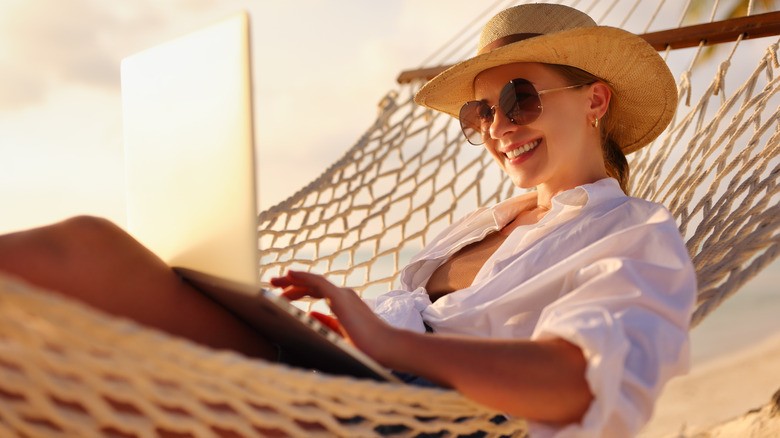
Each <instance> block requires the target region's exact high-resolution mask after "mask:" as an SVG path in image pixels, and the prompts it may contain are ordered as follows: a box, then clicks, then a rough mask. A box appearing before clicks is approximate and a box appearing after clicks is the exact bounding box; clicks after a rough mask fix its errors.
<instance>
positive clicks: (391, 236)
mask: <svg viewBox="0 0 780 438" xmlns="http://www.w3.org/2000/svg"><path fill="white" fill-rule="evenodd" d="M510 3H512V4H513V3H517V2H510ZM569 3H570V4H571V5H573V6H576V7H580V8H581V9H583V10H586V11H588V12H589V13H591V15H592V16H594V17H602V18H601V24H606V25H610V24H617V25H623V27H626V28H628V29H629V30H633V31H635V32H643V31H647V30H653V29H654V28H655V27H657V22H658V21H659V17H664V16H668V15H669V11H667V9H669V8H670V7H671V6H674V7H675V8H677V9H679V8H680V7H681V4H680V3H678V2H664V1H661V2H657V4H652V2H648V1H644V2H638V1H637V2H620V4H619V5H618V2H616V1H611V2H605V1H594V2H591V3H590V4H588V3H587V2H584V1H573V2H569ZM667 3H669V4H667ZM505 6H508V4H507V2H497V3H496V4H495V5H493V8H494V9H495V10H500V9H502V8H504V7H505ZM629 6H630V7H629ZM619 8H623V9H619ZM491 12H492V11H491ZM621 12H625V13H629V14H630V16H625V15H620V13H621ZM486 15H488V16H490V15H491V14H490V13H488V14H486ZM684 15H685V14H683V16H684ZM717 15H718V14H717V13H715V12H713V13H712V14H710V15H709V16H708V17H707V18H713V17H716V16H717ZM635 16H636V17H640V18H642V19H641V20H637V19H634V18H633V17H635ZM647 17H649V18H647ZM666 20H668V19H666ZM679 20H680V21H679V22H680V23H682V22H683V20H682V19H679ZM482 21H484V20H480V21H479V23H480V24H479V25H481V23H482ZM667 22H668V21H667ZM627 23H630V24H632V25H633V26H630V27H629V26H626V24H627ZM479 25H478V24H474V25H473V26H472V27H475V28H476V30H477V32H478V31H479V27H478V26H479ZM471 33H473V32H472V29H467V30H466V31H464V32H460V33H459V35H462V36H464V38H465V37H466V35H468V41H474V40H475V39H476V37H475V36H474V35H471ZM450 43H451V45H453V46H455V48H456V51H455V52H450V53H445V54H444V55H442V57H440V58H437V60H436V61H434V62H438V63H447V62H450V61H452V60H453V59H452V57H453V56H462V57H465V56H468V55H469V54H470V53H473V47H471V46H469V47H467V48H466V47H461V46H462V44H460V43H459V42H458V41H451V42H450ZM777 46H778V41H777V38H776V37H773V38H762V39H756V40H745V41H743V40H741V39H740V40H737V41H736V42H733V43H728V44H721V45H719V47H717V48H716V50H714V51H708V50H707V49H706V48H705V47H704V45H703V43H702V45H700V46H699V47H693V48H690V49H682V50H676V51H671V50H667V51H666V52H664V53H662V55H664V57H665V59H666V60H667V62H668V64H669V65H670V67H671V68H672V70H673V73H674V74H675V76H676V77H677V78H679V89H680V103H679V108H678V112H677V114H676V116H675V119H674V120H673V122H672V124H671V126H670V127H669V128H668V129H667V130H666V131H665V133H664V134H663V135H662V136H661V137H660V138H658V139H657V140H656V141H655V142H654V143H653V144H652V145H651V146H649V147H647V148H644V149H642V150H640V151H639V152H638V153H635V154H633V155H631V156H629V162H630V164H631V169H632V171H631V172H632V178H631V189H632V194H633V195H635V196H638V197H642V198H645V199H649V200H653V201H657V202H660V203H662V204H664V205H666V206H667V207H669V209H670V210H671V212H672V213H673V215H674V216H675V217H676V218H677V220H678V223H679V225H680V231H681V232H682V234H683V236H684V237H685V239H686V241H687V244H688V248H689V251H690V253H691V256H692V257H693V259H694V263H695V265H696V268H697V271H698V273H699V290H700V292H699V295H700V298H699V308H698V310H697V312H696V315H695V316H694V321H693V322H694V324H697V323H698V322H699V321H700V320H701V319H702V318H703V317H704V316H705V315H707V314H708V313H710V312H711V311H712V310H714V309H715V308H716V307H717V305H718V304H720V303H721V302H722V301H723V300H724V299H726V298H727V297H729V296H730V295H731V294H733V293H734V292H736V290H738V289H739V287H740V286H741V285H743V284H744V283H745V282H746V281H747V280H749V279H750V278H752V277H753V276H754V275H755V274H756V273H757V272H758V271H760V270H761V269H762V268H763V267H765V266H766V265H767V264H768V263H769V262H771V261H772V260H773V259H775V258H776V257H777V255H778V227H780V214H778V208H779V207H778V206H777V204H778V199H780V196H778V186H777V178H778V171H779V170H780V167H778V166H780V160H778V151H779V150H780V149H779V148H778V144H779V142H780V138H779V137H778V124H779V123H780V121H779V120H778V102H780V97H778V95H777V93H778V86H779V84H780V83H779V82H778V79H777V78H775V69H777V68H778V67H779V66H778V60H777ZM461 49H464V50H465V49H468V50H465V52H463V53H461V52H462V50H461ZM444 52H446V51H444V50H443V51H442V53H444ZM740 84H741V85H740ZM421 85H422V81H415V82H412V83H410V84H408V85H405V86H401V87H399V88H398V89H397V90H393V91H391V92H390V93H388V95H387V96H386V97H385V98H384V99H383V100H382V102H380V105H379V107H380V113H379V117H378V118H377V120H376V123H375V124H374V125H373V126H371V127H370V129H369V130H368V131H367V132H366V133H365V135H364V136H363V137H362V138H361V139H360V140H359V141H358V142H357V143H356V144H355V145H354V146H353V147H352V148H351V149H350V150H349V151H347V152H346V153H345V154H344V155H343V156H342V157H341V159H340V160H338V161H337V162H336V163H334V164H333V165H332V166H331V167H330V168H329V169H328V170H327V171H326V172H324V173H323V174H322V175H321V176H320V177H319V178H317V179H316V180H314V181H313V182H312V183H311V184H309V185H308V186H307V187H305V188H304V189H303V190H301V191H300V192H298V193H297V194H296V195H294V196H292V197H290V198H289V199H287V200H286V201H284V202H282V203H280V204H278V205H276V206H275V207H272V208H270V209H268V210H267V211H265V212H263V213H262V214H260V220H259V228H258V230H259V231H258V234H259V246H260V248H261V252H262V254H263V257H262V261H261V263H260V275H261V278H262V279H263V280H267V279H268V278H270V277H271V276H274V275H279V274H281V273H283V272H284V271H285V270H286V269H304V270H311V271H313V272H318V273H321V274H325V275H326V276H327V277H329V278H330V279H331V280H332V281H334V282H336V283H339V284H342V285H345V286H349V287H352V288H354V289H356V290H358V291H359V292H361V293H362V294H364V296H372V295H374V294H377V293H380V292H385V291H387V290H390V289H392V288H393V287H394V286H397V283H396V280H397V279H398V275H399V268H401V267H403V266H404V264H405V263H406V262H407V261H408V260H409V258H410V257H411V255H413V254H414V253H415V252H416V251H417V250H419V249H420V248H421V247H422V245H424V244H425V243H426V242H427V241H428V240H430V239H431V238H432V237H433V236H434V235H435V234H437V233H438V232H440V231H441V230H442V229H443V228H444V227H445V226H446V225H448V224H449V223H451V222H452V220H453V219H454V218H457V217H459V216H460V215H461V214H463V213H466V212H468V211H471V210H473V209H474V208H476V207H479V206H485V205H490V204H492V203H495V202H497V201H499V200H502V199H506V198H507V197H509V196H512V195H514V194H516V193H519V191H518V190H516V189H515V188H514V187H513V186H512V184H511V182H510V181H509V180H508V179H506V178H505V177H504V176H503V175H502V174H501V171H500V169H499V168H498V166H496V165H495V164H493V163H492V159H491V158H490V156H489V155H488V154H487V153H485V152H484V151H483V149H482V148H478V147H474V146H471V145H470V144H468V143H466V142H465V140H464V139H463V136H462V135H461V133H460V131H459V126H458V123H457V121H456V120H454V119H452V118H451V117H449V116H446V115H441V114H436V113H433V112H431V111H428V110H425V109H422V108H419V107H417V106H416V105H415V104H414V102H413V101H412V97H413V95H414V93H415V91H416V90H417V89H418V88H419V87H420V86H421Z"/></svg>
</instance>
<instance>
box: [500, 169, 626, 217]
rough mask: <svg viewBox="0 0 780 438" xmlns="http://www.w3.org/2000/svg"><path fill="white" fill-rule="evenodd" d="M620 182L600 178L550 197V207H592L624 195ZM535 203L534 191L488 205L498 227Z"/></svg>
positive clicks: (554, 208)
mask: <svg viewBox="0 0 780 438" xmlns="http://www.w3.org/2000/svg"><path fill="white" fill-rule="evenodd" d="M625 196H626V194H625V193H623V190H622V189H621V188H620V184H619V183H618V182H617V180H616V179H614V178H602V179H600V180H598V181H596V182H593V183H590V184H585V185H581V186H578V187H575V188H573V189H569V190H566V191H565V192H561V193H558V194H557V195H555V196H553V198H552V207H553V208H552V209H553V210H556V209H558V210H559V209H560V208H564V207H575V208H577V207H579V208H592V207H595V206H596V205H599V204H601V203H602V202H604V201H608V200H612V199H615V198H620V197H625ZM535 203H536V192H535V191H532V192H528V193H523V194H522V195H518V196H515V197H513V198H510V199H507V200H505V201H502V202H499V203H498V204H496V205H494V206H493V207H490V211H491V213H492V216H493V220H494V221H495V223H496V225H497V226H498V227H499V228H503V227H504V226H506V225H507V224H508V223H509V222H510V221H512V220H513V219H514V218H515V217H517V215H518V214H519V213H520V211H522V210H525V209H527V208H529V207H530V206H531V205H533V204H535Z"/></svg>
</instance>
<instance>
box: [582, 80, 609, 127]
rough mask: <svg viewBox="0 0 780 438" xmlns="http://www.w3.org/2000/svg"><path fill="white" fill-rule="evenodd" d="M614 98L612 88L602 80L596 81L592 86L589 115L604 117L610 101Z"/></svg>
mask: <svg viewBox="0 0 780 438" xmlns="http://www.w3.org/2000/svg"><path fill="white" fill-rule="evenodd" d="M611 99H612V89H610V88H609V87H608V86H607V84H605V83H604V82H601V81H597V82H594V83H593V84H591V86H590V99H589V104H590V108H589V113H588V117H590V118H591V119H593V118H599V119H600V118H602V117H603V116H604V114H606V112H607V109H608V108H609V102H610V100H611Z"/></svg>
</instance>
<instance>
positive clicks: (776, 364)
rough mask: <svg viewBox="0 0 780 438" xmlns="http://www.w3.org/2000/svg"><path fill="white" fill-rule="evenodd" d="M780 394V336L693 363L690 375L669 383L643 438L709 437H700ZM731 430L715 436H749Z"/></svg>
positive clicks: (776, 333) (644, 431)
mask: <svg viewBox="0 0 780 438" xmlns="http://www.w3.org/2000/svg"><path fill="white" fill-rule="evenodd" d="M778 390H780V332H775V333H773V334H770V335H769V336H767V337H766V338H764V339H762V340H760V341H758V342H756V343H755V344H748V346H746V347H744V348H742V349H737V350H736V351H734V352H733V353H730V354H727V355H720V356H719V357H717V358H715V359H710V360H707V361H704V362H702V363H700V364H694V365H693V367H692V368H691V371H690V373H688V374H687V375H685V376H680V377H677V378H675V379H673V380H672V381H670V382H669V383H668V384H667V385H666V388H665V389H664V392H663V394H662V395H661V397H660V399H659V401H658V403H657V404H656V409H655V413H654V415H653V418H652V419H651V420H650V423H648V424H647V426H646V427H645V428H644V429H643V431H642V432H641V433H640V435H639V437H641V438H672V437H674V438H677V437H680V438H682V437H692V436H709V435H697V433H700V432H701V431H704V430H711V428H712V426H715V425H717V424H720V423H723V422H726V421H728V420H732V419H737V418H740V417H744V416H745V414H746V413H748V411H750V410H752V409H757V408H760V407H762V406H764V405H766V404H767V403H768V402H769V401H770V400H771V398H772V395H773V394H774V393H775V392H777V391H778ZM751 421H752V420H751ZM743 423H744V421H743ZM740 424H741V423H740ZM731 427H732V431H731V432H728V433H725V434H722V433H723V432H720V433H718V434H715V433H713V434H712V436H718V437H720V436H724V437H725V436H734V437H741V436H750V435H748V434H745V435H743V434H741V433H738V432H736V431H733V428H734V427H736V426H735V425H732V426H731ZM740 427H741V426H740ZM778 433H779V434H778V435H777V436H780V432H778ZM760 436H776V435H774V434H772V435H760Z"/></svg>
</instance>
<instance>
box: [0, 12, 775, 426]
mask: <svg viewBox="0 0 780 438" xmlns="http://www.w3.org/2000/svg"><path fill="white" fill-rule="evenodd" d="M512 3H517V2H503V1H501V2H497V3H495V4H494V5H492V6H491V8H490V9H489V10H488V11H486V12H485V14H484V15H483V16H480V17H476V18H475V20H474V22H473V23H472V24H470V25H469V26H468V28H467V29H465V30H463V31H461V32H459V33H458V34H457V35H458V36H457V37H456V38H454V39H453V40H452V41H450V42H448V43H447V45H445V47H443V48H442V49H441V50H440V51H439V52H438V54H437V55H436V57H434V58H431V59H428V60H426V61H425V62H424V63H423V65H425V66H429V65H437V66H440V65H446V64H450V63H453V62H456V61H457V60H459V59H463V58H465V57H467V56H470V55H471V54H472V53H473V52H474V49H473V45H472V44H473V42H474V41H476V35H477V34H478V32H479V29H480V27H481V25H482V24H483V23H484V22H485V21H486V20H487V18H489V17H490V16H491V15H493V14H494V13H495V12H497V11H498V10H500V9H503V8H505V7H508V6H510V5H511V4H512ZM564 3H567V4H570V5H571V6H574V7H577V8H579V9H581V10H584V11H585V12H587V13H588V14H589V15H591V16H592V17H593V18H594V19H596V20H597V21H598V22H599V23H601V24H604V25H612V26H619V27H624V28H627V29H628V30H631V31H633V32H635V33H638V34H644V35H646V37H647V39H648V40H649V41H652V42H653V44H654V46H655V47H656V48H657V49H658V50H659V51H661V53H662V55H663V56H664V57H665V59H666V60H667V62H668V63H669V65H670V67H671V68H672V71H673V73H674V74H675V76H676V77H677V78H679V82H678V83H679V89H680V107H679V110H678V113H677V115H676V116H675V119H674V120H673V121H672V124H671V126H670V127H669V128H668V129H667V130H666V131H665V132H664V134H662V136H661V137H660V138H658V139H657V140H656V141H655V142H654V143H653V144H652V145H651V146H649V147H647V148H644V149H642V150H641V151H640V152H637V153H635V154H633V155H631V156H629V160H630V163H631V169H632V179H631V191H632V194H634V195H635V196H638V197H642V198H645V199H649V200H653V201H657V202H660V203H663V204H665V205H666V206H668V207H669V209H670V210H671V212H672V214H673V215H674V216H675V218H676V219H677V221H678V223H679V227H680V231H681V233H682V234H683V236H684V237H685V240H686V242H687V246H688V249H689V251H690V254H691V257H692V258H693V261H694V264H695V267H696V270H697V273H698V281H699V300H698V306H697V308H696V312H695V314H694V315H693V320H692V322H693V324H694V325H695V324H697V323H698V322H700V321H701V320H702V319H703V318H704V317H705V316H706V315H707V314H709V313H710V312H712V311H713V310H714V309H715V308H716V307H717V306H718V305H719V304H720V303H722V302H723V301H724V300H725V299H727V298H728V297H729V296H731V295H732V294H734V293H735V292H736V291H737V290H738V289H739V288H740V286H742V285H743V284H744V283H745V282H746V281H748V280H749V279H750V278H752V277H753V276H755V275H756V274H757V273H758V272H759V271H760V270H761V269H762V268H764V267H765V266H767V265H768V264H769V263H770V262H771V261H772V260H774V259H775V258H776V257H777V255H778V249H780V238H779V237H778V234H779V233H778V229H780V205H779V203H778V200H779V198H780V194H779V192H780V187H778V176H779V175H780V158H778V153H780V109H779V108H778V101H779V100H780V96H778V91H780V79H779V78H777V77H775V70H776V69H778V68H780V64H778V57H777V50H778V40H777V35H778V34H780V29H778V25H777V24H778V23H780V13H778V12H771V13H768V14H759V15H751V14H748V16H746V17H743V18H740V19H735V20H725V21H724V20H722V19H721V17H720V16H718V14H719V12H717V11H716V10H715V9H713V12H712V15H711V16H710V17H708V18H709V22H707V23H704V24H699V25H695V26H688V25H686V26H683V22H684V20H685V19H686V15H688V11H689V10H690V9H691V7H690V1H689V2H687V3H686V4H685V5H684V8H682V11H680V10H678V9H679V8H680V7H681V5H680V3H679V2H665V1H663V0H647V1H643V2H640V1H636V2H620V5H618V1H616V0H610V1H599V0H593V1H591V2H587V1H578V0H574V1H570V2H564ZM666 3H674V4H673V5H667V4H666ZM751 3H752V2H751ZM715 8H717V2H716V5H715ZM671 14H676V16H679V17H680V18H679V20H678V21H677V22H676V26H677V28H676V29H673V30H671V31H668V32H666V31H665V32H650V30H651V29H658V28H660V29H668V28H669V27H671V26H670V25H669V23H671V21H669V18H668V17H669V16H670V15H671ZM716 16H717V18H718V20H716ZM706 20H707V19H706V18H705V21H706ZM628 23H631V24H630V25H629V24H628ZM637 23H638V24H637ZM659 23H662V24H659ZM704 40H708V41H710V42H719V43H722V44H719V46H718V48H717V50H715V51H713V52H711V53H710V52H709V51H708V48H707V46H706V45H705V42H704ZM724 41H727V42H724ZM678 48H679V49H678ZM672 49H674V50H672ZM438 69H439V68H438V67H437V68H424V69H418V70H416V71H411V72H405V73H404V74H402V75H401V77H399V82H401V83H400V84H399V86H398V87H397V88H396V89H394V90H392V91H390V92H389V93H388V94H387V96H386V97H385V98H384V99H382V101H381V102H380V105H379V115H378V117H377V119H376V122H375V123H374V124H373V126H371V127H370V128H369V129H368V130H367V131H366V133H365V134H364V135H363V136H362V137H361V138H360V139H359V140H358V142H357V143H356V144H355V145H354V146H353V147H352V148H350V149H349V150H348V151H346V153H345V154H344V155H343V156H342V157H341V158H340V159H339V160H338V161H337V162H335V163H334V164H332V165H331V166H330V167H329V168H328V169H327V170H326V171H325V172H324V173H323V174H322V175H320V176H319V177H318V178H316V179H315V180H314V181H312V182H311V183H310V184H309V185H308V186H306V187H305V188H304V189H302V190H301V191H299V192H298V193H296V194H295V195H293V196H292V197H290V198H289V199H287V200H285V201H283V202H281V203H280V204H278V205H276V206H274V207H272V208H269V209H268V210H267V211H264V212H263V213H261V214H260V215H259V218H258V240H259V246H260V248H263V251H262V260H261V264H260V267H259V275H260V278H261V280H263V281H265V282H267V281H268V280H269V279H270V277H272V276H275V275H279V274H281V273H282V272H284V271H285V270H287V269H304V270H311V271H314V272H318V273H323V274H325V275H326V276H327V277H328V278H329V279H331V280H332V281H334V282H336V283H338V284H342V285H348V286H350V287H353V288H356V290H358V291H359V293H361V294H362V295H363V296H364V297H370V296H375V295H376V294H379V293H381V292H384V291H387V290H389V289H391V288H393V286H394V285H395V283H396V281H397V279H398V275H399V268H401V267H402V266H403V265H404V264H405V263H406V262H407V261H408V260H409V259H410V257H411V255H413V254H414V252H415V251H416V250H418V249H420V248H421V247H422V246H423V245H424V244H425V243H427V241H428V240H429V239H431V238H432V236H433V235H435V234H436V233H438V232H439V231H440V230H441V229H442V228H443V227H445V226H446V225H448V224H449V223H451V222H452V221H453V219H455V218H457V217H459V216H461V215H462V214H464V213H466V212H468V211H471V210H473V209H474V208H476V207H478V206H484V205H489V204H492V203H495V202H497V201H499V200H502V199H505V198H507V197H509V196H512V195H515V194H519V193H520V192H519V191H518V190H517V189H515V188H514V187H513V185H512V184H511V182H510V181H509V180H508V179H505V178H504V177H503V176H502V175H501V173H500V171H499V170H498V169H496V168H495V167H494V166H495V165H494V164H493V163H492V159H491V158H490V157H489V156H488V155H487V154H485V153H483V151H482V149H481V148H475V147H473V146H470V145H468V144H464V143H465V142H464V140H463V138H462V135H461V134H460V132H459V128H458V126H457V121H455V120H453V119H451V118H449V117H448V116H443V115H440V114H436V113H433V112H430V111H427V110H424V109H422V108H419V107H417V106H415V105H414V103H413V102H412V100H411V99H412V97H413V95H414V92H415V91H416V90H417V89H418V88H419V87H420V86H421V84H422V83H423V82H424V81H425V79H426V77H428V76H429V75H431V74H432V73H433V72H435V71H437V70H438ZM738 84H741V85H738ZM310 306H314V307H315V308H316V306H318V304H317V303H310ZM497 414H498V413H497V412H495V411H492V410H490V409H487V408H485V407H483V406H480V405H478V404H476V403H474V402H471V401H469V400H467V399H465V398H464V397H462V396H460V395H459V394H457V393H455V392H454V391H449V390H442V389H427V388H426V389H424V388H416V387H409V386H403V385H396V384H389V383H377V382H373V381H364V380H358V379H351V378H344V377H334V376H329V375H323V374H319V373H313V372H308V371H303V370H299V369H292V368H288V367H286V366H283V365H278V364H269V363H266V362H262V361H257V360H250V359H247V358H245V357H243V356H241V355H238V354H236V353H232V352H224V351H214V350H210V349H207V348H204V347H201V346H199V345H195V344H193V343H191V342H188V341H186V340H182V339H178V338H175V337H172V336H169V335H167V334H165V333H161V332H158V331H155V330H152V329H149V328H146V327H142V326H139V325H137V324H135V323H133V322H131V321H127V320H123V319H120V318H115V317H110V316H107V315H105V314H103V313H100V312H98V311H95V310H93V309H90V308H87V307H86V306H83V305H81V304H79V303H76V302H73V301H70V300H67V299H64V298H61V297H58V296H55V295H51V294H48V293H44V292H41V291H38V290H37V289H35V288H34V287H31V286H29V285H26V284H23V283H20V282H18V281H16V280H14V279H11V278H6V277H0V436H81V437H90V436H122V437H124V436H137V437H152V436H208V437H210V436H256V435H270V436H360V437H364V436H375V435H379V434H380V433H384V434H385V435H390V436H399V437H405V436H447V437H449V436H524V434H525V433H524V423H523V421H522V420H517V419H512V420H509V421H506V422H503V423H500V424H496V423H494V422H493V421H491V420H492V419H493V418H494V417H495V416H496V415H497Z"/></svg>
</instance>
